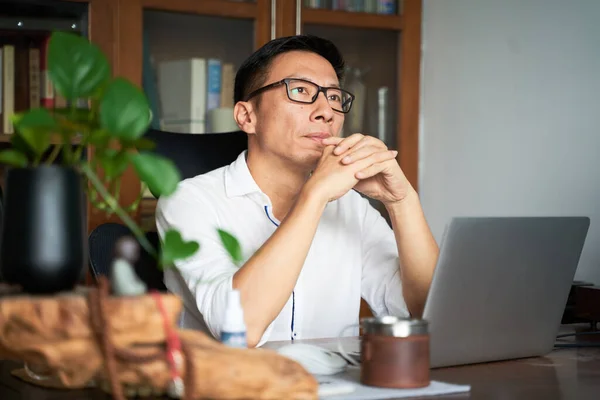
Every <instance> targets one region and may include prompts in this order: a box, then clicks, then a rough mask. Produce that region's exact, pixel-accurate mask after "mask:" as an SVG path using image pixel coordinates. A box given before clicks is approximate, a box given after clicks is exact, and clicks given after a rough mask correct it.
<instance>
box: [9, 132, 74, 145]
mask: <svg viewBox="0 0 600 400" xmlns="http://www.w3.org/2000/svg"><path fill="white" fill-rule="evenodd" d="M11 137H12V134H6V133H2V132H0V143H10V139H11ZM50 143H51V144H61V143H62V140H61V139H60V138H59V137H58V136H53V137H52V138H51V139H50ZM79 143H81V139H80V138H73V139H71V144H79Z"/></svg>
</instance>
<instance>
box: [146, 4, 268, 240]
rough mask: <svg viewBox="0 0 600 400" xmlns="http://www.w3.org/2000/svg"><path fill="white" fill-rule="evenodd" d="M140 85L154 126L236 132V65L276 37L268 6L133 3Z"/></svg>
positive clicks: (150, 219) (149, 204)
mask: <svg viewBox="0 0 600 400" xmlns="http://www.w3.org/2000/svg"><path fill="white" fill-rule="evenodd" d="M138 1H141V3H142V7H143V9H142V54H141V60H140V64H141V69H140V70H141V75H142V81H141V86H142V88H143V90H144V92H145V93H146V96H147V97H148V100H149V102H150V106H151V109H152V115H153V120H152V127H153V128H154V129H160V130H163V131H168V132H177V133H185V134H204V133H221V132H228V131H236V130H238V129H239V128H238V127H237V124H236V123H235V121H234V119H233V105H234V103H233V87H234V81H235V74H236V72H237V69H238V68H239V66H240V65H241V63H242V62H243V61H244V60H245V59H246V58H247V57H248V56H249V55H250V54H252V52H253V51H254V50H256V49H257V48H258V47H260V46H261V45H262V44H264V43H265V42H266V41H268V40H269V39H270V38H271V36H272V35H273V34H274V25H273V24H272V23H271V22H272V21H271V19H270V18H271V1H270V0H256V1H229V0H198V1H189V0H171V1H163V0H138ZM154 208H155V200H154V198H153V197H152V195H151V193H149V191H147V190H146V191H145V192H144V200H143V201H142V205H141V207H140V220H141V224H142V226H143V228H144V229H146V230H153V229H155V226H154V224H155V223H154Z"/></svg>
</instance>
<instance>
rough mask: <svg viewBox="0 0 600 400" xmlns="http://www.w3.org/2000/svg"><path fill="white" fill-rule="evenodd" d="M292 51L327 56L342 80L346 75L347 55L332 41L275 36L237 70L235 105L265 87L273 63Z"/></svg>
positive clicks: (318, 38)
mask: <svg viewBox="0 0 600 400" xmlns="http://www.w3.org/2000/svg"><path fill="white" fill-rule="evenodd" d="M289 51H308V52H312V53H316V54H318V55H320V56H321V57H323V58H325V59H326V60H327V61H329V63H330V64H331V66H332V67H333V69H334V70H335V74H336V75H337V78H338V80H339V81H340V82H341V81H342V79H343V77H344V58H343V57H342V54H341V53H340V51H339V50H338V48H337V47H336V46H335V45H334V44H333V43H332V42H331V41H329V40H327V39H323V38H320V37H318V36H313V35H297V36H287V37H282V38H279V39H274V40H271V41H270V42H268V43H267V44H265V45H264V46H262V47H261V48H260V49H258V50H257V51H255V52H254V53H253V54H252V55H251V56H250V57H248V58H247V59H246V60H245V61H244V63H243V64H242V65H241V66H240V68H239V69H238V72H237V74H236V76H235V88H234V94H233V102H234V104H235V103H237V102H238V101H244V100H245V99H246V97H247V96H248V95H249V94H250V93H252V92H253V91H254V90H256V89H259V88H260V87H262V86H264V84H265V81H266V79H267V76H268V74H269V67H270V66H271V63H272V62H273V60H274V59H275V57H277V56H278V55H280V54H283V53H287V52H289Z"/></svg>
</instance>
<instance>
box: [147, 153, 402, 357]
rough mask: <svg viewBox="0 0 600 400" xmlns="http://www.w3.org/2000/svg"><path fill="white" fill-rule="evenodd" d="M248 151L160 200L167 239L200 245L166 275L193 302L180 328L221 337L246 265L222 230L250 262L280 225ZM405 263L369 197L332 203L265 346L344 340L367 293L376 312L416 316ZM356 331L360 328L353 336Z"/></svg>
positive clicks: (171, 287)
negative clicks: (173, 234)
mask: <svg viewBox="0 0 600 400" xmlns="http://www.w3.org/2000/svg"><path fill="white" fill-rule="evenodd" d="M245 155H246V152H243V153H242V154H240V156H239V157H238V158H237V160H236V161H234V162H233V163H232V164H230V165H228V166H226V167H223V168H219V169H217V170H214V171H211V172H208V173H206V174H203V175H198V176H196V177H194V178H189V179H185V180H183V181H182V182H181V183H180V184H179V186H178V188H177V190H176V192H175V193H174V194H172V195H171V196H169V197H166V198H161V199H160V200H159V201H158V205H157V210H156V223H157V229H158V232H159V234H160V236H161V237H164V234H165V232H166V231H167V230H168V229H170V228H176V229H178V230H179V231H180V232H181V234H182V236H183V238H184V239H186V240H196V241H198V242H199V243H200V250H199V251H198V252H197V253H196V254H195V255H194V256H192V257H191V258H189V259H187V260H184V261H179V262H177V263H176V267H177V268H176V269H173V268H171V269H168V270H166V271H165V285H166V286H167V288H168V289H169V291H171V292H173V293H175V294H177V295H179V296H180V297H181V298H182V300H183V303H184V311H183V313H182V319H181V322H180V324H181V326H182V327H184V328H187V329H201V330H204V331H205V332H207V333H211V334H212V335H213V336H214V337H215V338H217V339H218V338H219V337H220V330H221V326H222V322H223V316H224V311H225V307H226V299H227V292H228V291H229V290H231V288H232V280H233V275H234V273H235V272H236V271H237V269H238V266H236V265H235V264H234V263H233V262H232V261H231V259H230V257H229V255H228V254H227V252H226V251H225V248H224V247H223V246H222V244H221V242H220V239H219V236H218V233H217V228H221V229H223V230H226V231H228V232H230V233H231V234H233V235H235V236H236V237H237V239H238V241H239V242H240V245H241V248H242V251H243V258H244V260H247V259H248V258H250V257H251V256H252V254H253V253H254V252H255V251H256V250H258V249H259V248H260V247H261V246H262V245H263V243H264V242H265V241H266V240H267V239H268V238H269V237H270V236H271V235H272V234H273V232H275V230H276V229H277V226H278V225H279V221H278V220H277V219H276V218H275V217H274V216H273V212H272V206H271V201H270V200H269V198H268V197H267V195H266V194H264V193H263V192H262V191H261V190H260V188H259V187H258V185H257V184H256V182H255V181H254V179H253V178H252V175H251V174H250V171H249V169H248V166H247V164H246V157H245ZM398 263H399V258H398V249H397V246H396V241H395V237H394V232H393V231H392V230H391V229H390V227H389V225H388V224H387V222H386V221H385V219H384V218H383V217H382V216H381V214H380V213H379V212H378V211H377V210H375V209H374V208H373V207H372V206H371V205H370V203H369V201H368V200H367V199H365V198H363V197H362V196H361V195H360V194H358V193H356V192H355V191H353V190H351V191H350V192H348V193H347V194H346V195H344V196H342V197H341V198H340V199H338V200H336V201H332V202H330V203H328V204H327V206H326V207H325V211H324V212H323V214H322V216H321V220H320V222H319V225H318V228H317V230H316V234H315V237H314V239H313V242H312V245H311V247H310V250H309V252H308V255H307V257H306V260H305V263H304V266H303V267H302V271H301V272H300V275H299V277H298V280H297V282H296V285H295V287H294V291H293V292H292V294H291V295H290V297H289V299H288V301H287V303H286V304H285V306H284V307H283V309H282V310H281V312H280V313H279V315H278V316H277V318H275V320H274V321H273V322H272V323H271V324H270V325H269V327H268V328H267V329H266V331H265V333H264V335H263V337H262V339H261V341H260V342H259V344H258V345H259V346H261V345H262V344H264V343H265V342H266V341H271V340H290V339H292V340H294V339H310V338H325V337H335V336H339V335H340V334H341V332H342V329H343V328H345V327H347V326H349V325H356V324H358V317H359V309H360V299H361V296H362V297H363V298H364V299H365V300H366V301H367V303H368V304H369V306H370V308H371V309H372V311H373V313H374V314H375V315H396V316H400V317H406V316H408V310H407V307H406V303H405V302H404V298H403V296H402V287H401V283H400V273H399V269H398V265H399V264H398ZM279 268H286V265H280V266H279ZM269 289H270V288H268V287H265V288H264V290H269ZM357 334H358V327H357V326H354V327H352V328H350V329H347V330H346V331H345V332H344V335H357Z"/></svg>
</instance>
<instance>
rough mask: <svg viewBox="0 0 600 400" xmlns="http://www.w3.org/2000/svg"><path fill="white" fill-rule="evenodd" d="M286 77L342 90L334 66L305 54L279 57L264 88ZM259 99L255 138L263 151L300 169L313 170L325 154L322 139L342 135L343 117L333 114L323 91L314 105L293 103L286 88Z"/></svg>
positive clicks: (274, 61) (314, 55)
mask: <svg viewBox="0 0 600 400" xmlns="http://www.w3.org/2000/svg"><path fill="white" fill-rule="evenodd" d="M284 78H300V79H305V80H308V81H311V82H314V83H316V84H318V85H320V86H324V87H332V86H333V87H339V81H338V79H337V76H336V74H335V70H334V69H333V67H332V66H331V64H330V63H329V62H328V61H327V60H326V59H325V58H323V57H321V56H319V55H317V54H315V53H310V52H305V51H291V52H287V53H284V54H281V55H279V56H277V57H276V58H275V59H274V60H273V62H272V64H271V69H270V72H269V75H268V76H267V79H266V81H265V85H264V86H266V85H268V84H270V83H273V82H277V81H280V80H281V79H284ZM259 96H260V103H259V106H258V107H257V108H256V107H255V108H254V110H255V113H256V125H255V131H256V135H255V137H254V138H255V140H256V143H257V144H258V146H259V147H260V151H261V152H265V153H269V154H273V155H276V156H278V157H280V158H283V159H285V160H289V161H290V162H291V163H293V164H294V165H295V166H297V167H300V168H313V167H314V165H315V164H316V163H317V161H318V160H319V158H320V157H321V154H322V153H323V148H324V146H323V145H322V143H321V140H322V139H323V138H325V137H328V136H339V134H340V131H341V129H342V125H343V123H344V114H343V113H341V112H338V111H334V110H333V109H332V108H331V106H330V105H329V103H328V102H327V99H326V98H325V94H324V93H322V92H321V93H319V96H318V97H317V100H316V101H315V102H314V103H312V104H301V103H296V102H293V101H291V100H290V99H289V98H288V96H287V92H286V87H285V85H281V86H278V87H275V88H272V89H270V90H267V91H265V92H264V93H262V94H260V95H259Z"/></svg>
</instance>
